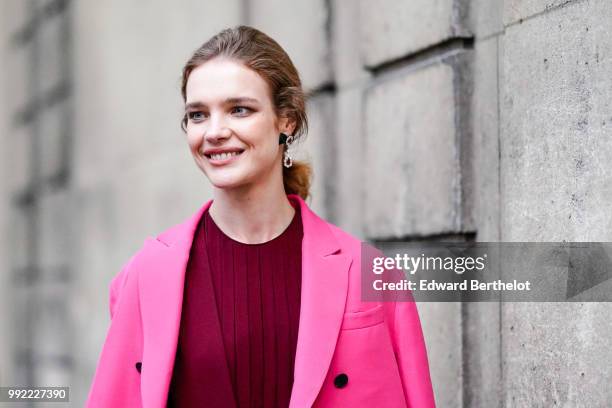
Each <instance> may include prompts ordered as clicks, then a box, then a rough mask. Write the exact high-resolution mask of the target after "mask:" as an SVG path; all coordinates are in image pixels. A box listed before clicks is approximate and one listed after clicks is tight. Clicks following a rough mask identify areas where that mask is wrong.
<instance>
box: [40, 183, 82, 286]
mask: <svg viewBox="0 0 612 408" xmlns="http://www.w3.org/2000/svg"><path fill="white" fill-rule="evenodd" d="M38 208H39V217H38V219H37V220H38V222H37V225H36V230H37V232H36V234H37V236H36V237H34V239H36V241H37V243H38V248H39V262H40V266H41V267H42V268H43V273H45V272H44V271H45V270H46V272H48V273H50V274H51V275H52V276H50V277H49V278H50V279H55V277H56V276H55V275H56V273H57V271H58V269H63V268H65V267H67V266H68V265H69V264H70V261H71V258H72V256H73V255H74V254H73V251H72V248H73V246H72V245H73V242H75V240H77V237H76V235H75V232H76V231H75V229H74V227H75V224H74V222H73V221H72V219H71V217H72V215H73V214H74V200H73V199H72V196H71V195H70V193H69V191H68V190H63V189H62V190H56V191H53V192H49V193H45V194H43V195H42V198H41V200H40V204H39V207H38Z"/></svg>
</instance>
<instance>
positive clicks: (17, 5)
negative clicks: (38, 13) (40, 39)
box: [0, 0, 31, 44]
mask: <svg viewBox="0 0 612 408" xmlns="http://www.w3.org/2000/svg"><path fill="white" fill-rule="evenodd" d="M30 10H31V7H30V3H28V2H26V1H21V0H6V1H2V2H0V16H1V19H2V24H1V25H2V32H3V37H4V38H6V39H7V40H9V41H10V38H11V37H12V35H14V34H15V33H16V32H18V31H19V30H21V29H23V27H24V26H25V25H26V23H27V22H28V21H29V17H30ZM6 43H7V42H4V43H3V44H6Z"/></svg>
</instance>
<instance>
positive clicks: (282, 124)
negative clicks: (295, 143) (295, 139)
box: [278, 117, 295, 135]
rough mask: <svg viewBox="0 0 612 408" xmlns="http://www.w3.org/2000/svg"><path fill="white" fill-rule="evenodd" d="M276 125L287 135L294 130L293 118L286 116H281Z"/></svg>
mask: <svg viewBox="0 0 612 408" xmlns="http://www.w3.org/2000/svg"><path fill="white" fill-rule="evenodd" d="M278 127H279V128H280V131H281V132H283V133H285V134H287V135H292V134H293V132H294V131H295V120H292V119H290V118H288V117H282V118H280V120H279V124H278Z"/></svg>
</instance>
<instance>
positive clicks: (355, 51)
mask: <svg viewBox="0 0 612 408" xmlns="http://www.w3.org/2000/svg"><path fill="white" fill-rule="evenodd" d="M331 4H332V8H333V11H332V25H331V31H332V48H333V50H335V52H332V53H331V55H332V62H333V73H334V80H335V83H336V87H337V88H343V87H346V86H353V85H354V84H355V83H361V82H363V81H367V80H368V78H369V77H370V76H371V75H370V73H369V72H368V71H367V70H365V69H364V67H363V64H362V61H361V52H360V46H361V44H360V38H359V36H358V35H355V33H358V32H359V31H360V30H361V24H360V21H359V8H358V7H355V3H354V2H353V1H346V0H332V2H331Z"/></svg>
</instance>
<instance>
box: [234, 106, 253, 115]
mask: <svg viewBox="0 0 612 408" xmlns="http://www.w3.org/2000/svg"><path fill="white" fill-rule="evenodd" d="M252 111H253V110H252V109H251V108H247V107H246V106H234V107H233V108H232V113H236V114H237V116H247V115H248V114H249V113H251V112H252Z"/></svg>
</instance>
